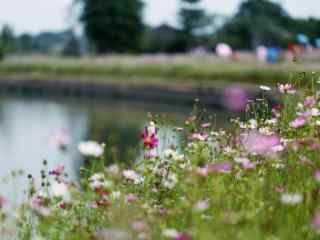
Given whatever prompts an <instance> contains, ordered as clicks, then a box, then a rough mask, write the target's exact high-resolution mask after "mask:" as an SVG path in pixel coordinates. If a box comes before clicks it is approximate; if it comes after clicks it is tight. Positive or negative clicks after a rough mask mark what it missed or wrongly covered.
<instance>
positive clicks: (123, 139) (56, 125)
mask: <svg viewBox="0 0 320 240" xmlns="http://www.w3.org/2000/svg"><path fill="white" fill-rule="evenodd" d="M190 110H191V108H188V107H186V108H182V107H181V108H178V109H177V108H176V107H172V106H167V105H166V106H162V105H149V104H138V103H128V102H119V101H107V102H98V101H92V100H91V101H88V100H76V99H73V100H72V99H43V98H40V99H39V98H36V99H35V98H30V97H29V98H21V97H7V96H3V97H0V163H1V168H0V177H3V176H8V174H9V173H10V171H12V170H18V169H22V170H24V172H25V174H32V175H33V176H35V177H36V178H39V176H40V171H41V168H42V162H43V160H44V159H46V160H48V163H49V164H48V165H49V168H50V167H53V166H56V165H58V164H64V165H65V166H66V169H67V172H68V173H69V175H70V177H71V178H72V179H77V178H78V172H79V168H80V166H81V165H82V164H83V159H82V157H81V156H80V154H79V152H78V149H77V145H78V143H79V142H80V141H83V140H87V139H93V140H97V141H101V142H102V141H103V142H106V143H107V147H106V149H107V151H106V152H107V153H106V155H107V159H109V160H110V159H111V160H112V161H134V160H135V159H137V157H138V155H139V154H140V153H139V152H138V150H137V149H138V146H139V133H140V131H141V129H142V128H143V126H144V125H145V123H146V121H147V113H148V112H156V113H166V115H167V118H168V119H173V121H171V122H173V124H175V123H177V122H179V121H180V120H182V119H183V117H185V116H187V114H188V113H189V112H190ZM180 122H181V121H180ZM60 129H67V130H68V132H69V133H70V137H71V139H72V141H71V144H70V145H69V146H68V149H67V151H66V152H65V153H63V152H61V151H59V149H57V147H56V146H53V145H52V144H50V138H51V137H52V135H53V134H54V133H55V132H56V131H57V130H60ZM166 129H167V130H166V131H163V134H164V135H170V134H171V135H172V132H171V133H170V131H169V130H168V129H169V127H167V128H166ZM160 137H161V138H162V136H160ZM163 139H166V138H165V137H163ZM168 144H170V143H169V142H168V143H167V144H166V145H168ZM111 146H116V147H111ZM26 182H27V181H26V177H23V178H22V179H20V180H15V181H12V180H11V181H10V182H9V184H2V185H1V187H0V190H1V195H5V196H14V197H11V198H15V199H16V198H21V197H22V196H18V195H17V194H18V193H19V192H22V190H23V189H24V188H25V186H26V185H25V183H26Z"/></svg>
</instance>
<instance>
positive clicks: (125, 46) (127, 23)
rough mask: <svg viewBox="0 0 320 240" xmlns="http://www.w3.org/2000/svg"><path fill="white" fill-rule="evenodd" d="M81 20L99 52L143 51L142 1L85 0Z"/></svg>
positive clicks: (90, 40) (83, 0) (91, 41)
mask: <svg viewBox="0 0 320 240" xmlns="http://www.w3.org/2000/svg"><path fill="white" fill-rule="evenodd" d="M82 3H83V11H82V15H81V21H82V22H83V23H84V28H85V32H86V35H87V37H88V39H89V42H90V43H91V44H93V46H94V48H95V49H96V51H97V52H98V53H107V52H128V51H138V50H139V49H140V44H141V40H142V39H141V38H142V34H143V32H144V24H143V22H142V10H143V3H142V2H141V1H140V0H117V1H115V0H82Z"/></svg>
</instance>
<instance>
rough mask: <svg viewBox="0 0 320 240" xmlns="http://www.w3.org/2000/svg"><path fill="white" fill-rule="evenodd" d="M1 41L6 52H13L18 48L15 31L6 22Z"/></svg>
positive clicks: (0, 36)
mask: <svg viewBox="0 0 320 240" xmlns="http://www.w3.org/2000/svg"><path fill="white" fill-rule="evenodd" d="M0 42H1V45H2V48H3V51H4V52H5V53H8V52H13V51H15V50H16V40H15V36H14V32H13V29H12V28H11V27H10V26H9V25H8V24H5V25H4V26H3V27H2V31H1V34H0Z"/></svg>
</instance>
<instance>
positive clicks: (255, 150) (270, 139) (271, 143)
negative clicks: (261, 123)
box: [242, 131, 281, 155]
mask: <svg viewBox="0 0 320 240" xmlns="http://www.w3.org/2000/svg"><path fill="white" fill-rule="evenodd" d="M280 144H281V143H280V138H279V137H278V136H277V135H275V134H273V135H270V136H269V135H264V134H261V133H260V132H258V131H251V132H249V133H248V134H246V135H244V136H243V138H242V145H243V147H244V148H245V150H247V151H248V152H249V153H252V154H261V155H265V154H269V153H272V152H273V148H274V147H275V146H278V145H280Z"/></svg>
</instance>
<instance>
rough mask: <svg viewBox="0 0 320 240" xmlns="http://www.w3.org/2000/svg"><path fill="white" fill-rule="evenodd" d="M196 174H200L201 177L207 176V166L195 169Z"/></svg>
mask: <svg viewBox="0 0 320 240" xmlns="http://www.w3.org/2000/svg"><path fill="white" fill-rule="evenodd" d="M197 174H198V175H200V176H202V177H207V176H208V174H209V171H208V168H207V166H206V167H201V168H198V169H197Z"/></svg>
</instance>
